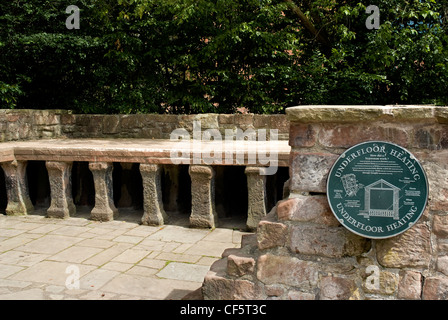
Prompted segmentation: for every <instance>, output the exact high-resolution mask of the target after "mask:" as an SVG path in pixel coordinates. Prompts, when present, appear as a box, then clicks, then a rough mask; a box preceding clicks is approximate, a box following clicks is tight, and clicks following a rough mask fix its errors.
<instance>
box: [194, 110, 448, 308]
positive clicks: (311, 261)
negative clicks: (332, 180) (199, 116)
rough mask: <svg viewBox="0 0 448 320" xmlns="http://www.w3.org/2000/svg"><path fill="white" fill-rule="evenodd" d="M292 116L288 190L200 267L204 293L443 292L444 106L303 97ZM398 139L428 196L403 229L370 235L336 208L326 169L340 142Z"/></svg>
mask: <svg viewBox="0 0 448 320" xmlns="http://www.w3.org/2000/svg"><path fill="white" fill-rule="evenodd" d="M287 116H288V119H289V120H290V123H291V127H290V139H289V141H290V145H291V147H292V151H291V155H290V177H291V178H290V184H289V189H290V194H289V196H288V197H286V198H285V199H283V200H281V201H279V202H278V203H277V205H276V207H274V209H273V210H272V211H271V212H270V213H269V214H268V215H267V216H266V218H265V219H263V220H262V221H261V222H260V223H259V224H258V227H257V232H256V234H255V235H251V236H247V237H245V238H244V239H243V242H242V247H241V249H229V250H227V251H226V252H225V253H224V254H223V259H221V260H219V261H218V262H216V263H215V264H214V265H213V266H212V267H211V270H210V271H209V273H208V274H207V276H206V278H205V280H204V283H203V287H202V291H203V295H204V298H205V299H429V300H434V299H448V214H447V213H448V150H447V148H448V108H446V107H431V106H309V107H308V106H303V107H294V108H290V109H287ZM372 140H381V141H387V142H391V143H395V144H397V145H400V146H402V147H404V148H406V149H407V150H409V151H410V152H411V153H412V154H414V156H415V157H416V158H417V159H418V160H419V162H420V163H421V164H422V166H423V168H424V170H425V171H426V175H427V179H428V184H429V201H428V204H427V207H426V210H425V211H424V213H423V215H422V216H421V217H420V219H419V220H418V221H417V223H415V224H414V225H413V226H412V227H411V228H410V229H408V230H407V231H405V232H404V233H401V234H399V235H397V236H394V237H391V238H387V239H368V238H364V237H361V236H359V235H356V234H354V233H352V232H351V231H349V230H348V229H346V228H345V227H344V226H342V225H341V224H340V222H339V221H338V220H337V219H336V218H335V217H334V215H333V213H332V212H331V209H330V207H329V204H328V201H327V196H326V183H327V177H328V173H329V171H330V169H331V167H332V165H333V163H334V162H335V160H336V159H337V158H338V157H339V155H341V154H342V153H343V152H344V151H345V150H347V148H349V147H351V146H353V145H355V144H358V143H361V142H364V141H372Z"/></svg>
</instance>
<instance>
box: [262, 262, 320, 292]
mask: <svg viewBox="0 0 448 320" xmlns="http://www.w3.org/2000/svg"><path fill="white" fill-rule="evenodd" d="M318 270H319V267H318V264H316V263H315V262H311V261H303V260H300V259H298V258H295V257H290V256H275V255H271V254H266V255H262V256H260V257H259V258H258V261H257V278H258V279H259V280H260V281H261V282H263V283H264V284H267V285H270V284H285V285H288V286H293V287H299V288H301V289H304V290H307V289H311V288H314V287H315V286H316V285H317V282H318V278H319V275H318Z"/></svg>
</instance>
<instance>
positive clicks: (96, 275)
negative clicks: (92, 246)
mask: <svg viewBox="0 0 448 320" xmlns="http://www.w3.org/2000/svg"><path fill="white" fill-rule="evenodd" d="M119 274H120V272H118V271H113V270H106V269H95V270H93V271H91V272H89V273H88V274H86V275H85V276H83V277H81V279H80V280H79V284H80V289H89V290H98V289H100V288H101V287H102V286H104V285H105V284H106V283H107V282H109V281H110V280H112V279H113V278H114V277H116V276H117V275H119Z"/></svg>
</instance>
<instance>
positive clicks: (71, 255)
mask: <svg viewBox="0 0 448 320" xmlns="http://www.w3.org/2000/svg"><path fill="white" fill-rule="evenodd" d="M101 251H102V249H100V248H92V247H81V246H72V247H69V248H67V249H65V250H63V251H61V252H59V253H57V254H55V255H53V256H51V257H49V258H48V260H54V261H62V262H72V263H81V262H83V261H85V260H87V259H89V258H90V257H92V256H94V255H95V254H97V253H99V252H101Z"/></svg>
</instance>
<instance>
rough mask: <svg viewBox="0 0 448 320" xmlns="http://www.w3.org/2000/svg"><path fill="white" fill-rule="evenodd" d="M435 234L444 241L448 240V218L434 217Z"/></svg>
mask: <svg viewBox="0 0 448 320" xmlns="http://www.w3.org/2000/svg"><path fill="white" fill-rule="evenodd" d="M432 231H433V232H434V234H435V235H436V236H437V237H439V238H442V239H447V238H448V216H441V215H434V220H433V229H432Z"/></svg>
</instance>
